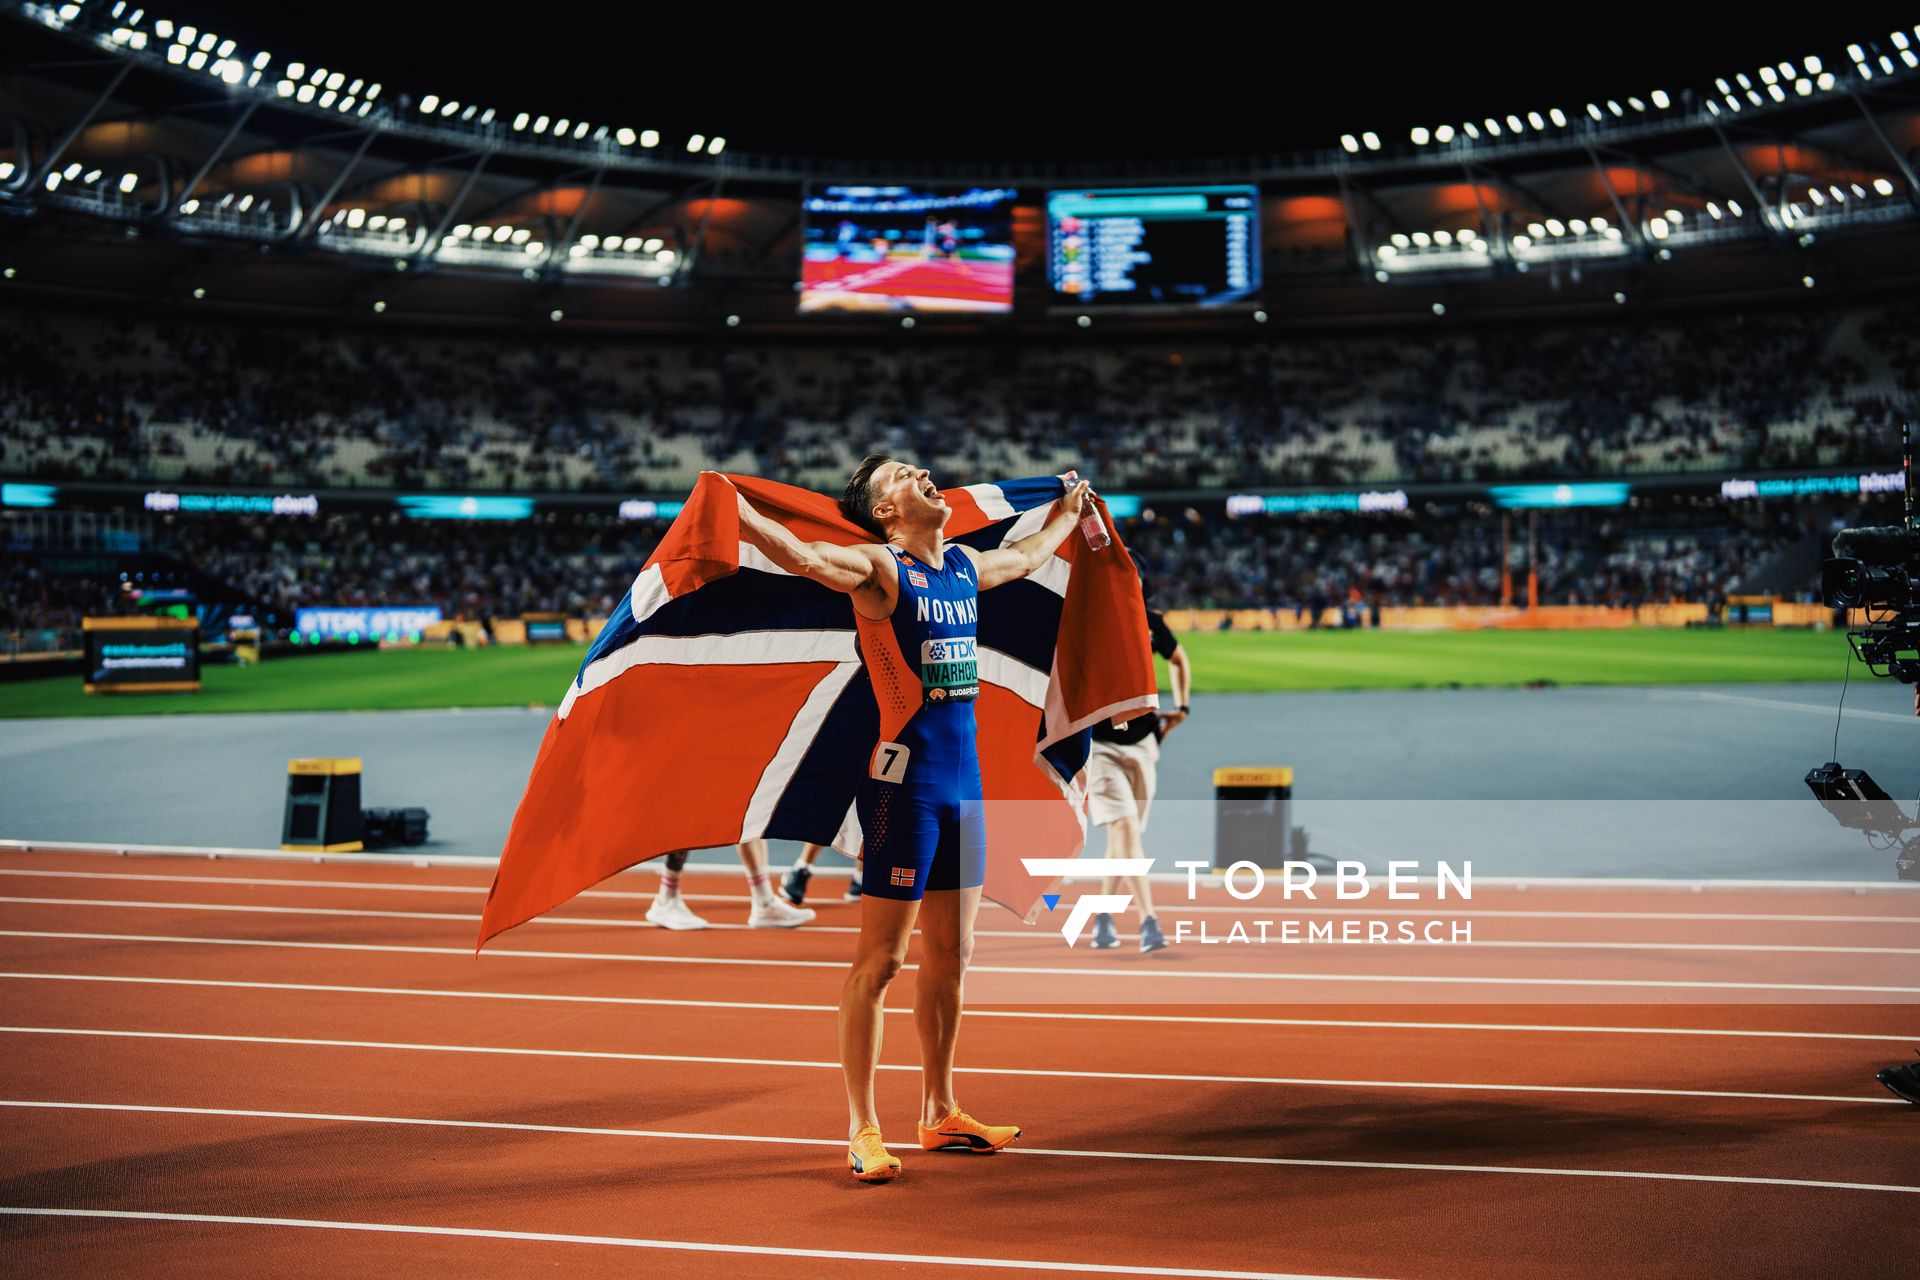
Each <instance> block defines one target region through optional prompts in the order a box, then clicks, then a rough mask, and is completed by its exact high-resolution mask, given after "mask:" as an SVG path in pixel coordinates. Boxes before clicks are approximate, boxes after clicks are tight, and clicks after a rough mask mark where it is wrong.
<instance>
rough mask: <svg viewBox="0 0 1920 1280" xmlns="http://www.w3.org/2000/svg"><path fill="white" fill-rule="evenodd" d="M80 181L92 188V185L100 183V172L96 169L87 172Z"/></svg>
mask: <svg viewBox="0 0 1920 1280" xmlns="http://www.w3.org/2000/svg"><path fill="white" fill-rule="evenodd" d="M81 181H83V182H85V183H86V184H87V185H88V186H92V185H93V184H94V183H96V182H98V181H100V170H98V169H89V170H87V176H86V177H85V178H83V179H81Z"/></svg>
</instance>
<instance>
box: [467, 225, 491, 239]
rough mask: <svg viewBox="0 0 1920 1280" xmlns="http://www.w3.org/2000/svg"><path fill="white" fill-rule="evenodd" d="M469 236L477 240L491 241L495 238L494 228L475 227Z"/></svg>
mask: <svg viewBox="0 0 1920 1280" xmlns="http://www.w3.org/2000/svg"><path fill="white" fill-rule="evenodd" d="M467 234H468V235H469V236H471V237H472V238H473V239H475V240H490V239H492V238H493V228H492V227H475V228H473V229H472V230H471V231H469V232H467Z"/></svg>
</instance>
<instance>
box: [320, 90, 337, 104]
mask: <svg viewBox="0 0 1920 1280" xmlns="http://www.w3.org/2000/svg"><path fill="white" fill-rule="evenodd" d="M336 96H337V95H336V94H335V93H334V91H333V90H331V89H329V90H327V91H326V92H325V93H323V94H321V95H320V103H319V105H320V106H323V107H331V106H332V105H333V100H334V98H335V97H336Z"/></svg>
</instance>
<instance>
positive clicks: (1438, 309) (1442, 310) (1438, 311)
mask: <svg viewBox="0 0 1920 1280" xmlns="http://www.w3.org/2000/svg"><path fill="white" fill-rule="evenodd" d="M1433 314H1435V315H1437V316H1443V315H1445V314H1447V304H1446V303H1444V302H1436V303H1434V304H1433Z"/></svg>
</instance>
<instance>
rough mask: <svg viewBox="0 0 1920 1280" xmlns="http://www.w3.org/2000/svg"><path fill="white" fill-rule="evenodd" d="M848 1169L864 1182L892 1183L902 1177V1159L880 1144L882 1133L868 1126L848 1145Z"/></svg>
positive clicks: (855, 1135) (854, 1136)
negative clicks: (889, 1152)
mask: <svg viewBox="0 0 1920 1280" xmlns="http://www.w3.org/2000/svg"><path fill="white" fill-rule="evenodd" d="M847 1168H848V1169H850V1170H851V1171H852V1172H853V1176H854V1177H856V1178H858V1179H860V1181H862V1182H891V1181H892V1180H893V1179H895V1178H897V1177H899V1176H900V1158H899V1157H898V1156H895V1155H890V1154H888V1152H887V1149H886V1147H885V1146H883V1145H882V1144H881V1142H880V1131H879V1130H878V1129H876V1128H874V1127H873V1126H872V1125H867V1126H866V1127H865V1128H863V1129H861V1130H860V1132H858V1133H856V1134H854V1135H853V1141H852V1142H850V1143H848V1144H847Z"/></svg>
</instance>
